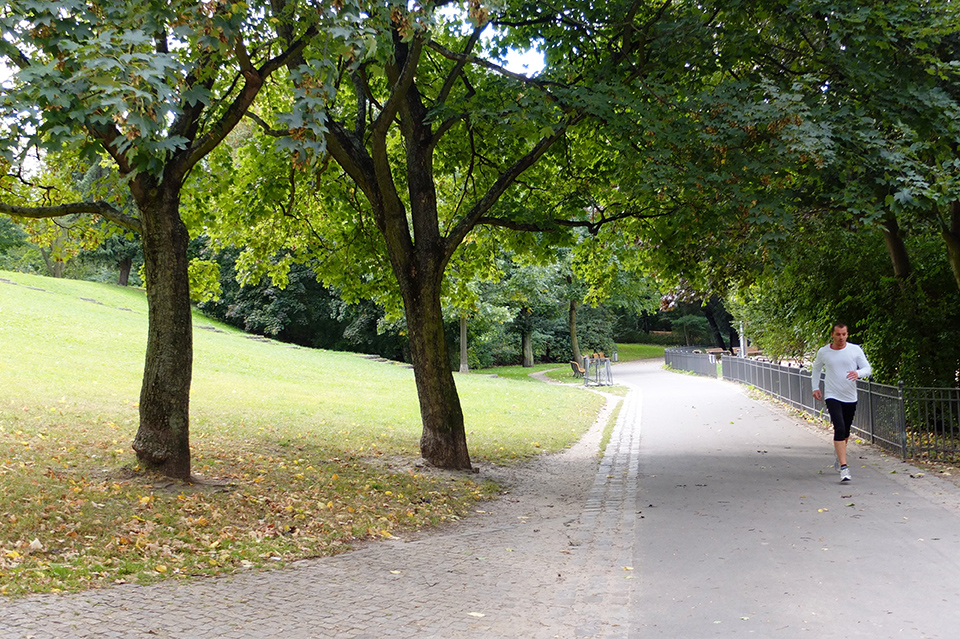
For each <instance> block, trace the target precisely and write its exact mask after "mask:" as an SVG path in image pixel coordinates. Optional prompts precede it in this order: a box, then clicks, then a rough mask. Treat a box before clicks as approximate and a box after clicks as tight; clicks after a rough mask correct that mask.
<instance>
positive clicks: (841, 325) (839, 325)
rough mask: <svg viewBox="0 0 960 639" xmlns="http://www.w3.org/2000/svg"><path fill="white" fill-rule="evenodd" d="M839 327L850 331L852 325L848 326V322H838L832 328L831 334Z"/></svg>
mask: <svg viewBox="0 0 960 639" xmlns="http://www.w3.org/2000/svg"><path fill="white" fill-rule="evenodd" d="M838 328H845V329H847V330H848V331H849V330H850V327H848V326H847V325H846V324H844V323H843V322H837V323H836V324H834V325H833V328H831V329H830V334H831V335H832V334H833V332H834V331H835V330H837V329H838Z"/></svg>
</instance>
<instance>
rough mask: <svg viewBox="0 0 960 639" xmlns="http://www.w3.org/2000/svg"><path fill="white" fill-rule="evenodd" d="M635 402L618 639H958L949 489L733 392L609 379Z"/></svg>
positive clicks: (959, 539) (648, 374) (629, 376)
mask: <svg viewBox="0 0 960 639" xmlns="http://www.w3.org/2000/svg"><path fill="white" fill-rule="evenodd" d="M615 375H616V379H617V381H618V382H626V383H629V384H630V385H631V386H632V387H633V388H634V389H635V392H636V393H637V394H638V395H639V398H640V401H641V402H642V409H641V410H640V415H641V417H640V420H639V422H640V423H639V424H638V427H639V429H640V447H639V450H640V459H639V476H638V482H639V487H640V489H639V491H638V497H637V509H638V511H642V520H641V521H640V524H639V527H638V536H639V537H638V540H637V543H636V545H635V564H636V570H637V571H638V573H639V577H640V584H641V586H640V591H639V593H638V594H637V596H636V597H635V598H634V614H633V615H632V620H631V621H632V623H631V633H630V636H631V637H637V638H638V639H639V638H648V637H728V636H729V637H739V636H756V637H806V636H817V637H837V638H846V637H851V638H852V637H870V638H873V639H877V638H882V637H891V638H892V637H911V638H939V639H952V638H955V637H958V636H960V509H958V490H957V487H956V484H954V483H952V482H950V481H948V479H949V478H944V477H937V476H936V473H930V472H923V471H921V470H919V469H917V468H915V467H912V466H909V465H907V464H904V463H902V462H901V461H900V460H898V459H891V458H889V457H886V456H884V455H882V454H880V453H879V452H878V451H877V450H876V449H873V448H869V447H865V446H861V445H857V444H852V445H851V453H852V456H851V457H852V461H851V468H852V471H853V481H852V482H850V483H846V484H841V483H840V482H839V476H838V474H837V473H836V471H835V470H834V469H833V461H834V455H833V451H832V442H831V441H830V440H831V438H830V437H829V435H828V433H829V431H828V430H825V429H822V428H821V429H816V428H814V427H811V426H805V425H804V422H803V420H801V419H798V418H796V417H794V416H791V415H790V414H789V413H788V412H787V411H785V410H783V409H782V408H779V407H776V406H774V405H772V404H771V403H769V402H762V401H756V400H754V399H751V398H750V397H749V396H748V394H747V392H746V391H745V388H744V387H743V386H740V385H737V384H734V383H731V382H724V381H718V380H713V379H707V378H702V377H695V376H692V375H685V374H678V373H670V372H665V371H663V370H661V369H659V368H656V367H651V366H649V365H627V366H620V367H617V368H616V369H615Z"/></svg>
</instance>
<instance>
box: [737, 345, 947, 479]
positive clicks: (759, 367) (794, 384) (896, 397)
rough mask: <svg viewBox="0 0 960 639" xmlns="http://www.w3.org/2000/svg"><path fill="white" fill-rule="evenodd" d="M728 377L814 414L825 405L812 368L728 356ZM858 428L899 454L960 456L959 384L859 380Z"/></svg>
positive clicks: (867, 438)
mask: <svg viewBox="0 0 960 639" xmlns="http://www.w3.org/2000/svg"><path fill="white" fill-rule="evenodd" d="M721 366H722V376H723V378H724V379H728V380H732V381H737V382H742V383H744V384H749V385H751V386H753V387H755V388H757V389H759V390H761V391H763V392H765V393H767V394H769V395H773V396H774V397H776V398H777V399H780V400H781V401H783V402H785V403H787V404H789V405H791V406H793V407H794V408H797V409H799V410H803V411H806V412H808V413H811V414H814V415H822V414H823V412H824V408H825V405H824V404H823V403H822V402H818V401H816V400H814V399H813V388H812V386H811V384H810V371H809V370H804V369H801V368H799V367H796V366H783V365H780V364H773V363H771V362H764V361H759V360H755V359H745V358H739V357H725V358H723V359H722V360H721ZM857 391H858V398H857V404H858V408H857V414H856V416H855V417H854V420H853V429H854V431H855V433H856V434H857V435H858V436H859V437H861V438H862V439H864V440H865V441H868V442H870V443H872V444H876V445H877V446H879V447H881V448H883V449H884V450H887V451H889V452H891V453H894V454H896V455H899V456H900V457H901V458H904V459H906V458H908V457H919V458H924V459H936V460H942V461H957V460H960V389H958V388H914V387H905V386H904V385H903V384H902V383H901V384H900V385H898V386H889V385H886V384H874V383H873V382H871V381H869V380H860V381H858V382H857Z"/></svg>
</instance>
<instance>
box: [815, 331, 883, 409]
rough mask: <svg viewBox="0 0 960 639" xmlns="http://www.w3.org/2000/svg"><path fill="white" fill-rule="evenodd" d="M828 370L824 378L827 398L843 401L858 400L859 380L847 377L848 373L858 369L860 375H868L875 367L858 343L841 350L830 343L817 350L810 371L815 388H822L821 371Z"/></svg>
mask: <svg viewBox="0 0 960 639" xmlns="http://www.w3.org/2000/svg"><path fill="white" fill-rule="evenodd" d="M821 370H826V376H825V377H824V380H823V386H824V392H823V396H824V398H825V399H837V400H840V401H841V402H855V401H857V380H855V379H847V373H849V372H850V371H857V376H858V377H866V376H868V375H869V374H870V373H871V372H872V370H873V369H871V368H870V362H868V361H867V356H866V355H864V354H863V349H861V348H860V347H859V346H857V345H856V344H851V343H850V342H847V344H846V345H845V346H844V347H843V348H841V349H840V350H836V349H834V348H831V346H830V344H827V345H826V346H824V347H822V348H821V349H820V350H818V351H817V356H816V358H814V360H813V370H811V371H810V383H811V385H812V386H813V390H817V389H818V388H820V371H821Z"/></svg>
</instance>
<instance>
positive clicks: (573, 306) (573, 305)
mask: <svg viewBox="0 0 960 639" xmlns="http://www.w3.org/2000/svg"><path fill="white" fill-rule="evenodd" d="M570 348H571V349H572V350H573V361H575V362H577V363H578V364H581V363H583V356H582V355H581V354H580V340H579V339H577V300H570Z"/></svg>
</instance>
